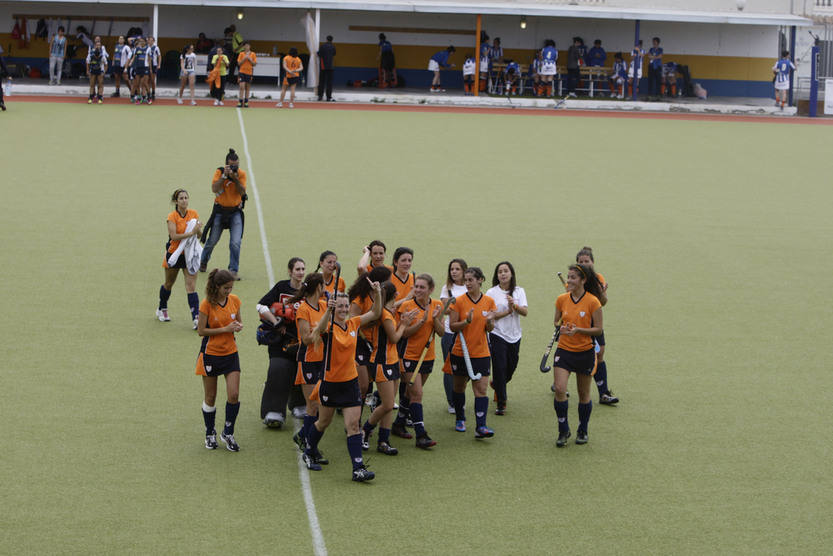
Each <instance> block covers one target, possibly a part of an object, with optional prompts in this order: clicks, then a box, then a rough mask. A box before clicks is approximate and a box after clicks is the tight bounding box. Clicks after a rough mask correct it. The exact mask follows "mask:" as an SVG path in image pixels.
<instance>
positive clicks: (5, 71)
mask: <svg viewBox="0 0 833 556" xmlns="http://www.w3.org/2000/svg"><path fill="white" fill-rule="evenodd" d="M2 54H3V50H2V49H0V110H2V111H3V112H5V111H6V101H5V100H4V99H3V83H2V81H1V80H2V77H3V76H4V75H9V68H7V67H6V62H4V61H3V55H2ZM11 79H12V78H11V76H10V75H9V81H11Z"/></svg>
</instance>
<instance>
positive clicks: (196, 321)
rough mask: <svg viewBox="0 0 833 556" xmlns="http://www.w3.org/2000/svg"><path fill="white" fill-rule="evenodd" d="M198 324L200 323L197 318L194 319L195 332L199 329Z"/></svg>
mask: <svg viewBox="0 0 833 556" xmlns="http://www.w3.org/2000/svg"><path fill="white" fill-rule="evenodd" d="M199 323H200V319H199V317H197V318H195V319H194V330H196V329H197V328H198V327H199Z"/></svg>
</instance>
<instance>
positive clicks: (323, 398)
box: [321, 396, 330, 402]
mask: <svg viewBox="0 0 833 556" xmlns="http://www.w3.org/2000/svg"><path fill="white" fill-rule="evenodd" d="M321 399H322V400H324V401H325V402H326V401H327V400H328V399H330V396H321Z"/></svg>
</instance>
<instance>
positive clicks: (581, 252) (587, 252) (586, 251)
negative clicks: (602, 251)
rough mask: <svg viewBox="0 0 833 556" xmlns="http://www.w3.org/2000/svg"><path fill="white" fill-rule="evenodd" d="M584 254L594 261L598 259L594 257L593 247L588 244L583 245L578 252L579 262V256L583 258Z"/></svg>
mask: <svg viewBox="0 0 833 556" xmlns="http://www.w3.org/2000/svg"><path fill="white" fill-rule="evenodd" d="M584 255H587V256H588V257H590V260H591V261H593V262H594V263H595V262H596V259H594V258H593V248H592V247H587V246H586V245H585V246H584V247H582V248H581V249H580V250H579V252H578V253H576V262H578V260H579V258H581V257H582V256H584Z"/></svg>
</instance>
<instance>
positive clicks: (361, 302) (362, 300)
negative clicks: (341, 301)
mask: <svg viewBox="0 0 833 556" xmlns="http://www.w3.org/2000/svg"><path fill="white" fill-rule="evenodd" d="M352 303H355V304H356V305H357V306H358V307H359V314H358V316H362V315H363V314H365V313H367V312H368V311H370V309H371V308H372V307H373V299H372V298H371V297H370V296H367V297H359V298H356V299H354V300H353V301H352ZM374 326H375V324H374V323H372V322H371V323H370V324H368V325H365V326H363V327H362V336H364V337H365V339H366V340H367V341H368V342H371V343H372V342H373V328H374Z"/></svg>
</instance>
